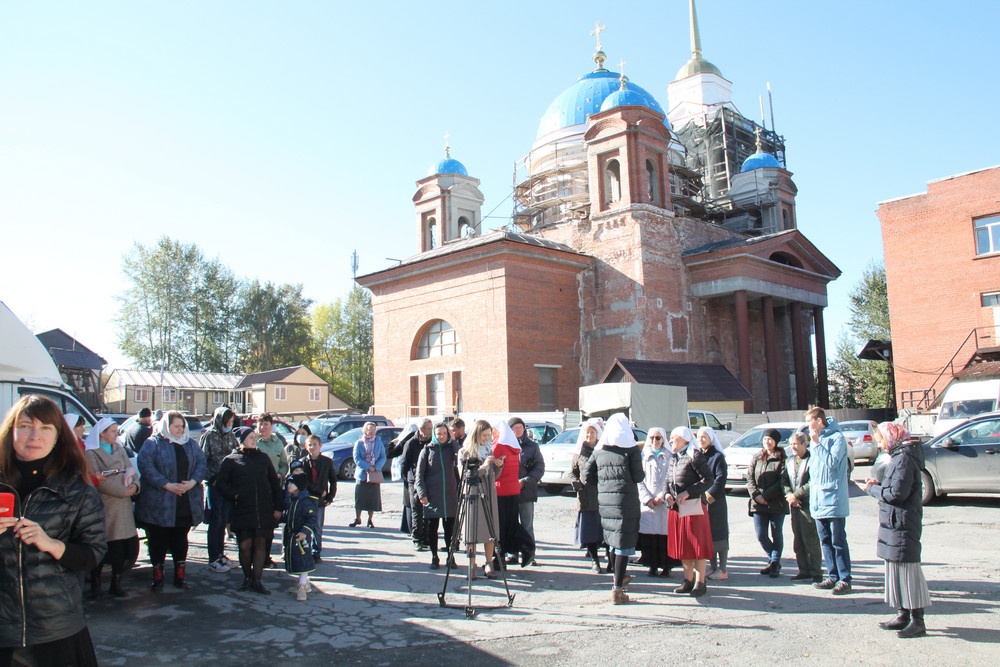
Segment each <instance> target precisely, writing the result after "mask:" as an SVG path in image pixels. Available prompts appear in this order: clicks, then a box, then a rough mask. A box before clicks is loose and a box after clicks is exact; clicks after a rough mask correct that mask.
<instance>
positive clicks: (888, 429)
mask: <svg viewBox="0 0 1000 667" xmlns="http://www.w3.org/2000/svg"><path fill="white" fill-rule="evenodd" d="M878 430H879V433H881V434H882V437H883V438H885V442H886V444H887V445H888V446H887V447H886V450H887V451H891V450H892V448H893V447H895V446H897V445H899V444H900V443H902V442H906V441H907V440H909V439H910V432H909V431H907V430H906V427H905V426H903V425H902V424H897V423H896V422H882V423H881V424H879V425H878Z"/></svg>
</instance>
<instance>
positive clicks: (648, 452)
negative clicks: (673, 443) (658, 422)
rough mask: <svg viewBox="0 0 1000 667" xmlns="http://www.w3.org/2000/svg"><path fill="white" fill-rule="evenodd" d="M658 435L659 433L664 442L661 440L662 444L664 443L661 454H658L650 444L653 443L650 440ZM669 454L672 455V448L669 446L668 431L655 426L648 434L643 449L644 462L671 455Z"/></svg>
mask: <svg viewBox="0 0 1000 667" xmlns="http://www.w3.org/2000/svg"><path fill="white" fill-rule="evenodd" d="M657 433H659V434H660V437H661V438H662V440H660V442H661V443H662V445H661V446H660V452H659V453H657V452H656V450H655V449H654V448H653V445H652V444H650V443H651V442H652V441H651V440H650V438H651V437H652V436H653V435H655V434H657ZM669 453H670V448H669V447H668V446H667V432H666V430H664V429H662V428H660V427H659V426H654V427H653V428H651V429H649V431H648V432H647V433H646V446H645V447H643V448H642V458H643V460H646V459H651V458H653V457H654V456H659V455H660V454H664V455H665V454H669Z"/></svg>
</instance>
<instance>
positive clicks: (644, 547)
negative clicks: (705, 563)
mask: <svg viewBox="0 0 1000 667" xmlns="http://www.w3.org/2000/svg"><path fill="white" fill-rule="evenodd" d="M638 547H639V551H640V552H641V553H642V555H641V556H639V564H640V565H645V566H646V567H659V568H663V569H664V570H670V569H673V568H675V567H679V566H680V564H681V562H680V561H679V560H677V559H676V558H671V557H670V556H668V555H667V536H666V535H652V534H649V533H639V543H638Z"/></svg>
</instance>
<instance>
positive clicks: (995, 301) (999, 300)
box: [979, 292, 1000, 308]
mask: <svg viewBox="0 0 1000 667" xmlns="http://www.w3.org/2000/svg"><path fill="white" fill-rule="evenodd" d="M979 298H980V299H981V300H982V302H983V308H995V307H996V306H1000V292H983V293H982V294H981V295H980V296H979Z"/></svg>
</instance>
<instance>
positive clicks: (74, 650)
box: [0, 395, 107, 665]
mask: <svg viewBox="0 0 1000 667" xmlns="http://www.w3.org/2000/svg"><path fill="white" fill-rule="evenodd" d="M86 469H87V464H86V463H85V462H84V458H83V452H82V451H81V450H80V446H79V444H78V443H77V439H76V435H75V434H74V433H73V431H72V430H71V429H70V427H69V426H68V425H67V424H66V422H65V420H64V419H63V415H62V412H61V411H60V410H59V408H58V406H56V404H55V403H53V402H52V401H51V400H50V399H48V398H45V397H43V396H38V395H29V396H24V397H22V398H21V400H19V401H18V402H17V404H15V405H14V407H12V408H11V409H10V411H9V412H8V413H7V416H6V418H5V419H4V421H3V425H2V426H0V506H2V507H0V664H3V665H10V664H15V665H96V664H97V656H96V655H95V653H94V645H93V643H92V642H91V640H90V633H89V632H88V631H87V619H86V618H85V617H84V614H83V593H82V591H81V590H80V581H81V579H82V577H81V576H80V573H81V572H84V571H86V570H90V569H92V568H93V567H94V566H96V565H97V563H98V562H100V560H101V558H102V557H103V556H104V553H105V550H106V548H107V547H106V544H105V538H104V507H103V505H102V504H101V497H100V495H99V494H98V493H97V489H95V488H94V487H93V486H92V485H91V484H90V482H89V481H88V480H87V479H86V478H85V471H86ZM26 603H27V604H26Z"/></svg>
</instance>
